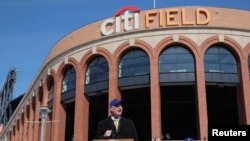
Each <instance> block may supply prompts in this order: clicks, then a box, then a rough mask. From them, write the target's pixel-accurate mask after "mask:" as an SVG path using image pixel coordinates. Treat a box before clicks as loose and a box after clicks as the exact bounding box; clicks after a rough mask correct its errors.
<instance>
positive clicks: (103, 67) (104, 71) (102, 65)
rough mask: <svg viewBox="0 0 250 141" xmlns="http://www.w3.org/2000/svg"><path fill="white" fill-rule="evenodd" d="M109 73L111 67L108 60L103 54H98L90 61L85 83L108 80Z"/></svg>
mask: <svg viewBox="0 0 250 141" xmlns="http://www.w3.org/2000/svg"><path fill="white" fill-rule="evenodd" d="M108 74H109V67H108V62H107V60H106V59H105V58H104V57H103V56H98V57H96V58H94V59H93V60H92V61H91V62H90V63H89V66H88V68H87V71H86V79H85V84H91V83H96V82H100V81H105V80H108V76H109V75H108Z"/></svg>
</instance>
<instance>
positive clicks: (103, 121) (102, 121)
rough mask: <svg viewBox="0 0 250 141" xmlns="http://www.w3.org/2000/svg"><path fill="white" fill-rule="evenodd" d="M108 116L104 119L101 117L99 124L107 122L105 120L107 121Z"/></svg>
mask: <svg viewBox="0 0 250 141" xmlns="http://www.w3.org/2000/svg"><path fill="white" fill-rule="evenodd" d="M109 120H110V119H109V118H105V119H102V120H100V121H99V122H98V123H99V124H102V123H107V122H109Z"/></svg>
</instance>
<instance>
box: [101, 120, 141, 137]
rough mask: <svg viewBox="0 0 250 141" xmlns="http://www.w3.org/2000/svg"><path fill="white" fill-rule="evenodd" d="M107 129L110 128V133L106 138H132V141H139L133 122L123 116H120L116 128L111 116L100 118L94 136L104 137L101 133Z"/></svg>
mask: <svg viewBox="0 0 250 141" xmlns="http://www.w3.org/2000/svg"><path fill="white" fill-rule="evenodd" d="M107 130H112V134H111V136H110V138H106V139H134V141H139V139H138V136H137V132H136V128H135V124H134V122H133V121H132V120H129V119H126V118H124V117H121V119H120V121H119V126H118V130H116V129H115V125H114V122H113V120H112V119H111V117H109V118H107V119H104V120H101V121H100V122H99V123H98V125H97V132H96V138H97V139H105V138H104V137H103V135H104V133H105V132H106V131H107Z"/></svg>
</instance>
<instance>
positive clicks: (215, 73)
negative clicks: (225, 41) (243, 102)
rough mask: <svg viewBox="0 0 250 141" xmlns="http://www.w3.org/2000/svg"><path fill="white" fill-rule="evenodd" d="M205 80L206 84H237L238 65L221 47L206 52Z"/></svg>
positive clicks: (226, 50)
mask: <svg viewBox="0 0 250 141" xmlns="http://www.w3.org/2000/svg"><path fill="white" fill-rule="evenodd" d="M204 64H205V75H206V76H205V79H206V81H207V82H216V83H217V82H220V83H221V82H222V83H239V82H240V79H239V74H238V63H237V61H236V59H235V57H234V55H233V54H232V53H231V52H230V51H229V50H228V49H226V48H225V47H223V46H218V45H217V46H213V47H211V48H209V49H208V50H207V51H206V54H205V58H204Z"/></svg>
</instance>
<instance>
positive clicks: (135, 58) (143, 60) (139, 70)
mask: <svg viewBox="0 0 250 141" xmlns="http://www.w3.org/2000/svg"><path fill="white" fill-rule="evenodd" d="M149 64H150V63H149V58H148V55H147V54H146V53H145V52H144V51H142V50H140V49H134V50H131V51H129V52H127V53H126V54H125V55H124V56H123V57H122V58H121V61H120V64H119V78H121V77H128V76H136V75H145V74H149Z"/></svg>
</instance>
